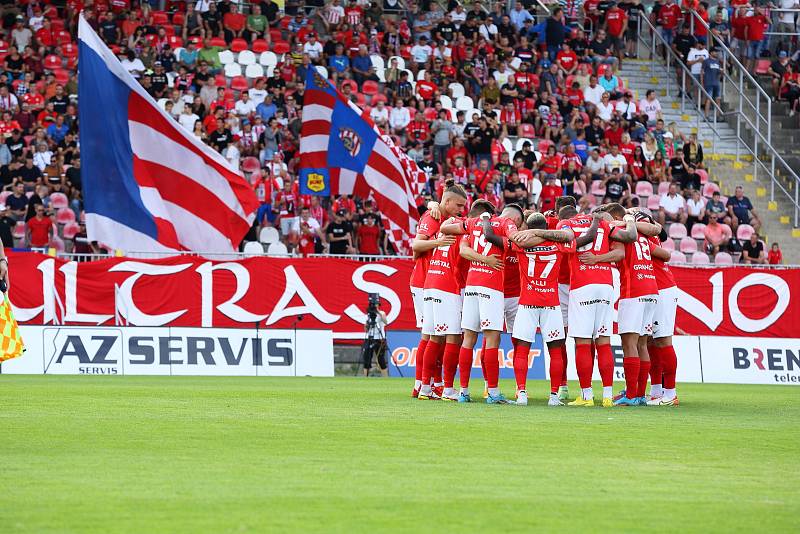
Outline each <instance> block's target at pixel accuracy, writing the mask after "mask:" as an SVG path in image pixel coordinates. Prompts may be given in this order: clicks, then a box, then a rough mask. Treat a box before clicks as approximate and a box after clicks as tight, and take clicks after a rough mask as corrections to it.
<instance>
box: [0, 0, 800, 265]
mask: <svg viewBox="0 0 800 534" xmlns="http://www.w3.org/2000/svg"><path fill="white" fill-rule="evenodd" d="M525 5H529V4H525ZM567 5H568V8H567V9H566V11H565V10H564V9H562V8H561V7H559V5H558V4H553V5H552V6H550V8H549V11H546V10H545V9H543V7H544V6H543V5H542V4H532V5H531V6H532V7H530V8H529V9H526V8H525V7H524V6H523V4H520V3H516V4H515V5H514V6H513V7H512V8H511V9H510V10H506V9H505V7H504V5H503V4H502V3H487V4H483V3H480V2H475V3H473V4H470V5H468V6H464V7H462V6H459V5H457V3H456V2H450V3H449V5H447V6H444V5H440V4H438V3H436V2H431V1H430V0H428V1H425V2H420V3H413V2H412V3H409V4H408V6H409V7H407V8H403V7H402V5H399V6H398V8H397V9H399V10H396V11H395V10H389V9H386V10H384V8H383V7H382V5H381V4H380V3H374V2H362V1H356V0H352V1H348V2H342V1H340V0H327V1H326V2H325V3H324V4H323V3H322V2H320V5H319V6H318V7H311V6H310V5H307V6H306V8H305V9H303V8H302V7H299V6H298V5H296V4H294V3H287V4H286V7H285V11H281V10H280V9H279V8H278V5H277V4H276V3H274V2H272V1H271V0H265V1H263V2H260V3H254V2H250V3H248V2H242V3H240V2H233V1H230V0H223V1H221V2H198V3H197V4H196V5H195V4H194V3H192V2H189V3H186V2H175V1H171V0H170V1H164V0H161V1H160V2H149V3H148V2H142V3H141V4H139V3H130V2H114V1H112V2H108V1H106V0H103V1H96V2H91V1H90V2H87V3H85V4H83V3H81V2H76V1H69V2H67V3H66V5H63V6H61V5H50V4H48V3H44V4H42V3H33V2H32V3H29V4H25V5H21V6H8V5H6V6H4V7H3V8H2V9H3V11H2V13H3V18H2V38H1V39H0V59H1V60H2V62H3V66H4V72H3V73H2V74H1V75H0V76H2V80H0V82H2V83H0V112H2V121H0V133H2V134H3V135H4V137H5V143H4V144H0V165H1V166H2V167H1V168H0V173H1V174H2V176H1V177H0V180H1V181H2V183H3V188H4V191H3V195H4V197H2V202H3V207H4V208H5V209H4V211H3V212H2V214H3V217H2V221H0V237H2V239H3V242H4V244H5V245H6V246H13V245H14V244H17V245H27V244H28V243H24V242H23V241H24V240H25V231H24V230H25V221H27V220H28V219H29V218H30V217H32V216H33V209H32V207H33V206H34V205H35V204H38V203H42V204H44V205H45V206H46V207H47V209H48V213H49V214H50V215H51V217H52V220H53V224H54V229H55V232H54V233H53V236H54V238H53V240H52V242H51V246H59V247H61V246H63V247H65V248H66V250H69V251H76V252H81V253H89V252H103V247H102V244H97V243H89V242H88V241H87V239H86V233H85V232H86V230H85V227H84V225H83V222H82V221H83V216H82V202H83V200H82V191H81V180H80V147H79V144H78V139H77V133H78V116H77V104H78V102H77V94H78V91H77V77H76V69H77V56H78V51H77V45H76V44H75V43H76V27H77V15H78V12H79V10H80V9H83V10H84V14H85V16H86V18H87V20H88V21H89V22H90V24H91V25H92V27H93V28H95V30H96V31H97V32H98V34H99V35H100V36H101V37H102V38H103V39H104V41H105V42H106V43H107V44H108V45H109V47H110V48H111V49H112V50H113V51H114V52H115V53H116V54H118V56H119V57H120V59H121V61H122V64H123V66H124V67H125V68H126V69H127V70H128V71H129V72H130V73H131V74H132V75H133V76H134V77H135V78H137V79H138V80H139V81H140V83H141V84H142V86H143V87H145V88H146V90H147V91H148V92H149V93H150V94H151V95H152V96H153V97H154V98H155V99H156V100H157V101H158V103H159V105H160V106H161V107H162V108H163V109H164V110H165V111H166V112H168V113H170V114H171V115H172V116H173V117H174V118H175V120H176V121H178V122H179V123H180V124H181V125H182V126H183V127H185V128H186V129H187V130H188V131H190V132H192V133H193V135H195V136H196V137H197V138H199V139H201V140H203V141H204V142H206V143H208V144H209V145H210V146H212V147H214V148H215V149H216V150H218V151H220V152H221V153H222V154H223V155H224V157H225V158H227V159H228V161H230V162H231V163H232V164H233V165H235V166H238V167H240V168H241V169H242V171H243V173H244V175H245V177H246V178H248V180H249V181H250V182H251V183H252V184H253V187H254V189H255V190H256V192H257V195H258V197H259V200H260V202H261V203H262V207H261V209H260V210H259V211H258V217H257V220H256V222H255V224H254V226H253V229H252V231H251V233H250V234H249V235H248V236H247V237H246V239H245V242H243V244H242V248H241V249H242V250H243V251H245V252H246V253H248V254H249V253H259V254H264V253H267V254H282V253H294V254H302V255H306V254H310V253H320V252H323V251H324V252H329V253H336V254H356V253H358V254H398V253H402V252H403V251H401V250H395V249H394V248H393V246H392V244H391V243H390V242H388V240H387V239H385V238H384V236H382V235H381V231H380V230H379V229H378V230H377V232H376V230H375V228H380V227H379V225H378V226H371V225H366V224H364V222H365V219H366V218H375V219H376V221H377V220H378V219H377V218H378V217H379V210H380V206H379V205H376V203H375V202H373V201H372V200H371V199H362V198H346V197H345V198H330V199H328V198H325V199H321V200H320V199H319V198H311V197H302V196H300V195H299V190H298V183H297V180H296V167H297V164H298V150H299V138H300V134H301V124H302V104H303V92H304V88H303V81H304V79H305V74H306V72H308V69H310V68H313V67H317V68H319V69H320V70H321V71H322V73H323V75H327V77H328V78H329V79H330V80H331V81H332V83H334V84H335V85H336V86H337V87H338V88H339V89H340V91H342V93H343V94H344V95H345V97H346V98H349V99H350V100H352V101H353V102H354V103H357V104H358V105H359V106H361V107H362V108H363V111H364V113H363V116H364V117H366V118H368V119H369V120H371V121H372V122H373V123H374V124H375V125H376V127H378V128H380V129H381V130H383V131H384V132H386V133H388V134H390V135H392V136H393V137H394V138H395V140H396V141H397V143H398V145H400V146H402V147H403V148H404V149H405V150H406V151H407V152H408V154H409V155H410V156H411V157H412V158H414V159H415V160H416V161H417V162H418V164H419V166H420V168H421V169H422V170H423V171H424V172H425V173H426V175H427V177H428V180H427V183H426V184H425V189H424V191H422V192H421V194H420V196H419V199H418V200H419V206H420V207H421V208H420V209H424V208H423V206H424V205H425V204H426V202H427V200H430V199H436V198H438V193H439V192H440V191H441V189H442V187H443V184H444V182H445V180H447V179H455V180H456V181H457V182H458V183H461V184H462V185H464V186H465V187H466V188H467V190H468V192H469V193H470V196H471V198H472V199H473V200H474V199H478V198H484V199H487V200H490V201H491V202H493V203H495V204H497V205H502V204H503V203H504V202H509V201H514V202H518V203H520V204H522V205H524V207H528V208H538V209H542V210H546V209H550V208H551V207H552V206H553V203H554V200H555V198H556V197H557V196H560V195H563V194H566V195H574V196H575V197H576V198H577V199H578V200H579V206H580V208H581V209H582V210H589V209H591V207H592V206H594V205H596V204H597V203H600V202H607V201H619V202H621V203H623V204H624V205H626V206H629V207H634V206H641V207H643V208H644V207H646V208H648V209H650V210H652V211H653V212H654V215H656V216H657V217H658V218H659V219H660V220H662V221H664V222H665V223H666V224H667V225H668V226H669V236H670V238H669V239H668V241H667V242H666V243H665V247H668V248H673V249H676V253H675V257H674V260H673V261H676V260H682V261H688V262H691V263H695V264H704V263H708V262H710V261H715V260H714V255H715V254H717V253H718V251H720V250H721V249H722V248H724V249H725V251H726V252H730V258H731V261H738V260H739V259H740V257H741V252H742V243H744V241H747V240H748V239H750V234H751V233H753V232H759V231H761V229H760V226H761V225H762V224H763V223H764V222H765V221H763V220H761V219H762V218H766V219H776V217H766V216H765V215H764V211H762V210H761V209H759V210H755V206H754V205H753V204H752V202H751V201H750V199H749V198H748V196H747V195H745V194H744V190H742V189H738V190H737V189H736V186H739V185H744V186H745V187H746V188H747V190H748V192H749V191H750V190H751V189H750V188H749V186H748V185H747V183H746V182H748V175H747V174H743V175H742V173H741V172H740V173H739V174H737V173H736V172H730V173H729V172H728V170H729V167H731V166H733V167H734V168H736V165H737V162H736V161H733V162H732V161H726V158H721V157H720V154H723V153H732V151H733V149H732V148H731V146H730V145H726V144H725V142H724V141H723V140H722V139H723V137H724V136H722V135H721V134H720V132H725V131H731V130H730V129H731V125H729V124H725V123H724V122H722V121H720V122H716V118H715V119H714V120H713V121H712V122H711V123H709V122H708V121H705V120H703V121H701V120H700V119H701V118H702V117H697V114H696V113H692V114H691V115H689V114H688V113H689V112H687V111H686V110H685V109H684V108H683V106H684V100H685V99H686V98H687V96H689V97H691V95H685V94H684V95H678V96H676V89H679V88H680V86H679V85H678V84H677V83H674V84H673V85H672V88H671V89H670V90H667V89H664V84H663V81H664V80H665V79H674V78H675V74H674V72H673V71H674V66H673V67H667V66H666V64H664V63H663V62H662V61H661V60H660V58H655V59H652V60H647V61H646V62H644V61H643V60H639V59H637V58H636V55H637V54H642V55H643V56H644V54H645V52H646V50H645V49H646V46H644V45H642V43H646V42H649V41H648V39H650V37H652V42H653V43H656V45H658V42H657V41H656V36H655V34H654V31H653V29H654V28H655V29H657V30H658V33H659V35H663V34H665V33H669V34H670V35H674V37H675V41H674V43H673V52H674V53H675V54H678V55H681V56H682V58H683V60H687V61H688V57H689V56H690V55H691V56H692V59H693V60H696V59H697V58H700V59H701V60H703V59H704V58H705V57H707V56H708V54H709V53H708V52H707V51H706V52H703V51H702V47H699V46H698V45H697V44H696V43H698V42H699V41H704V40H707V37H706V34H707V33H708V32H707V29H706V26H704V25H703V24H701V23H695V19H696V18H699V19H702V21H704V22H706V23H707V24H709V27H710V29H711V31H712V32H713V33H714V35H715V36H717V37H718V38H721V39H724V40H725V42H728V43H731V44H733V43H734V42H735V41H736V39H739V40H740V41H741V37H740V36H739V35H738V34H737V33H736V32H737V31H741V28H743V27H745V26H746V27H748V28H750V27H752V28H753V30H752V31H751V33H749V35H750V36H751V37H752V36H753V35H756V36H757V37H758V36H759V35H760V36H761V38H763V40H764V42H765V43H768V46H761V45H760V44H759V45H758V48H759V50H756V49H755V47H756V45H753V47H754V48H753V51H755V52H756V56H757V57H754V58H750V57H747V56H748V55H752V54H749V53H748V51H750V48H749V47H750V45H751V44H752V43H750V42H747V43H746V44H747V46H744V45H745V43H744V42H743V43H742V49H741V53H742V56H743V58H742V59H743V60H744V61H750V62H751V65H752V69H753V72H755V73H756V74H758V75H759V76H760V79H762V80H763V81H764V82H765V85H770V84H771V85H770V87H771V90H773V91H774V92H775V96H776V97H777V98H779V99H783V100H785V101H787V105H786V106H785V111H786V113H787V114H792V115H793V114H794V111H796V108H797V106H798V104H797V102H798V100H800V89H798V90H797V91H796V92H797V94H795V88H796V87H800V86H797V84H796V82H797V79H796V78H797V74H794V68H795V65H796V62H797V61H798V59H800V57H798V54H800V52H792V51H793V50H794V47H796V37H795V36H791V35H790V36H781V35H775V36H770V35H768V34H763V32H761V33H759V31H760V30H759V29H758V28H761V29H763V28H764V27H765V26H764V25H765V24H766V25H769V18H768V17H770V16H773V27H774V28H775V29H776V30H777V29H778V28H780V30H781V31H783V32H784V33H788V34H791V33H793V32H795V30H796V28H795V27H794V22H793V20H794V19H793V18H792V21H791V23H790V21H789V19H790V18H791V17H789V15H790V14H791V13H790V12H780V11H776V12H775V13H770V12H767V13H763V12H762V10H761V9H760V8H755V9H752V8H749V7H747V6H745V7H741V8H738V9H735V10H733V9H732V10H727V9H722V8H718V7H716V6H715V7H714V8H712V9H711V10H708V6H706V5H705V4H703V3H698V2H689V3H685V4H684V6H683V8H684V11H683V12H681V10H680V8H677V6H676V5H675V4H674V3H673V2H672V0H662V1H659V2H657V3H656V4H655V6H642V5H641V4H638V3H620V4H619V5H614V4H613V3H603V2H599V3H598V2H586V3H583V4H582V7H576V6H578V5H580V4H567ZM676 9H677V11H676ZM639 14H642V20H640V19H639ZM719 16H721V17H722V19H723V20H722V22H720V21H719V20H718V17H719ZM775 17H777V22H775V19H774V18H775ZM647 21H650V22H649V23H648V22H647ZM759 22H760V23H762V25H761V26H759V25H758V23H759ZM667 30H668V31H667ZM637 36H641V37H642V39H641V41H639V40H638V39H637ZM758 42H759V43H761V41H760V40H758ZM761 50H764V52H763V53H762V52H761ZM662 52H666V51H663V50H662ZM715 53H717V52H715ZM698 54H699V55H698ZM762 54H763V56H762ZM767 55H769V57H767ZM676 57H677V56H676ZM704 65H705V63H703V62H702V61H701V62H699V63H694V64H692V65H691V66H690V68H691V69H695V68H696V67H698V68H699V69H700V70H702V69H704V68H705V67H704ZM693 72H694V70H693ZM698 72H699V70H698ZM679 78H680V74H679ZM669 83H670V82H669V81H668V82H667V87H668V88H669V87H670V85H669ZM683 87H684V89H685V88H686V86H685V85H684V86H683ZM680 99H683V100H680ZM679 101H680V104H679ZM700 107H701V106H699V105H698V106H696V108H697V109H698V110H699V108H700ZM714 109H715V111H714V113H715V114H716V108H714ZM773 109H778V106H776V107H775V108H773ZM698 112H699V111H698ZM695 117H697V118H698V120H697V121H696V122H695V121H694V119H695ZM689 119H692V120H691V121H690V120H689ZM781 124H783V125H784V126H788V124H787V123H785V122H784V123H781ZM692 125H693V126H692ZM717 138H718V139H717ZM727 159H728V160H730V159H732V157H731V158H727ZM738 168H739V169H740V168H741V164H739V167H738ZM721 176H724V177H727V179H720V177H721ZM740 176H741V177H740ZM731 178H733V179H734V180H736V179H740V180H741V182H737V181H731ZM758 191H759V192H758V195H757V196H758V197H759V198H760V197H761V196H762V195H761V193H760V189H759V190H758ZM723 192H724V193H727V195H723V194H722V193H723ZM757 200H758V199H757ZM771 206H772V204H771V203H770V209H771ZM711 215H714V216H715V217H717V218H718V219H719V223H717V225H716V226H714V227H713V228H711V230H709V227H708V226H706V225H707V224H708V223H709V216H711ZM20 224H21V225H22V227H21V228H22V229H21V230H20ZM772 224H773V221H771V220H769V221H767V225H768V226H769V225H772ZM717 226H720V227H723V226H724V227H725V228H727V230H726V231H724V232H723V233H724V235H728V233H730V237H729V238H728V239H727V240H726V241H725V242H724V244H722V245H712V244H710V241H709V237H708V235H709V233H711V234H715V235H716V232H717V230H716V228H717ZM337 232H345V233H347V234H349V235H351V240H350V241H349V242H348V243H347V245H346V246H339V245H337V246H333V244H329V243H328V242H327V236H328V235H330V234H334V233H337ZM762 233H763V232H762ZM678 251H680V252H678ZM681 253H682V254H681ZM706 253H708V254H710V255H711V259H709V258H708V257H707V256H706ZM721 253H722V252H720V254H721ZM684 254H685V258H683V257H682V256H683V255H684ZM727 262H728V256H724V255H723V256H720V259H719V260H718V261H716V263H720V264H724V263H727Z"/></svg>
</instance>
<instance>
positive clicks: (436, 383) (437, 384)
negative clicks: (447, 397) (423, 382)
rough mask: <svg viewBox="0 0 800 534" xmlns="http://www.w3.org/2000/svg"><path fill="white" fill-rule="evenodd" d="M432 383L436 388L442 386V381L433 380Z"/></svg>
mask: <svg viewBox="0 0 800 534" xmlns="http://www.w3.org/2000/svg"><path fill="white" fill-rule="evenodd" d="M433 385H434V386H436V387H437V388H442V387H444V382H434V383H433Z"/></svg>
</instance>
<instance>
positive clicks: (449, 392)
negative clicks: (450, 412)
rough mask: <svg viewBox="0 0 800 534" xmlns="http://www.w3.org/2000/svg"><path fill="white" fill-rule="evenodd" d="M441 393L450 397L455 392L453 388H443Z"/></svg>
mask: <svg viewBox="0 0 800 534" xmlns="http://www.w3.org/2000/svg"><path fill="white" fill-rule="evenodd" d="M442 394H443V395H445V396H446V397H452V396H453V395H455V394H456V390H455V389H453V388H444V391H443V392H442Z"/></svg>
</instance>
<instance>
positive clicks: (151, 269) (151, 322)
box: [109, 261, 192, 326]
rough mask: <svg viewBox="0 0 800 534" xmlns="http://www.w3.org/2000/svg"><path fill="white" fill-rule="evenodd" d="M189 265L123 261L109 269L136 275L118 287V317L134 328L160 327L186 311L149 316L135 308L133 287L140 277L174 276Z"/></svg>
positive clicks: (116, 303) (116, 304)
mask: <svg viewBox="0 0 800 534" xmlns="http://www.w3.org/2000/svg"><path fill="white" fill-rule="evenodd" d="M191 266H192V264H191V263H183V264H180V265H154V264H152V263H142V262H140V261H123V262H122V263H118V264H116V265H114V266H113V267H111V268H110V269H109V271H111V272H119V271H122V272H130V273H136V274H134V275H133V276H130V277H128V278H126V279H125V281H124V282H122V285H121V286H119V291H118V293H117V298H116V300H117V302H115V306H116V307H117V309H118V310H119V313H120V315H122V317H124V318H125V320H126V321H128V323H130V324H131V325H135V326H162V325H165V324H168V323H169V322H171V321H174V320H175V319H177V318H178V317H180V316H181V315H183V314H184V313H186V312H187V310H185V309H184V310H180V311H175V312H169V313H161V314H158V315H149V314H146V313H144V312H143V311H142V310H140V309H139V308H137V307H136V303H135V302H134V301H133V286H134V284H136V281H137V280H139V278H141V277H142V276H145V275H149V276H161V275H167V274H175V273H179V272H181V271H184V270H186V269H188V268H189V267H191Z"/></svg>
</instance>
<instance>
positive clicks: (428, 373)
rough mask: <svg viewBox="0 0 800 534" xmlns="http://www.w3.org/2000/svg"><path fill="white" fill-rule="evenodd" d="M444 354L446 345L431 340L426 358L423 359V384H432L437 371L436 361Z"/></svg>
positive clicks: (426, 349) (426, 348)
mask: <svg viewBox="0 0 800 534" xmlns="http://www.w3.org/2000/svg"><path fill="white" fill-rule="evenodd" d="M443 352H444V343H437V342H436V341H433V340H429V341H428V345H427V346H426V347H425V356H424V359H423V368H422V383H423V384H425V385H428V384H430V382H431V379H432V378H433V373H434V372H435V371H436V360H438V359H439V358H440V357H441V354H442V353H443Z"/></svg>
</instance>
